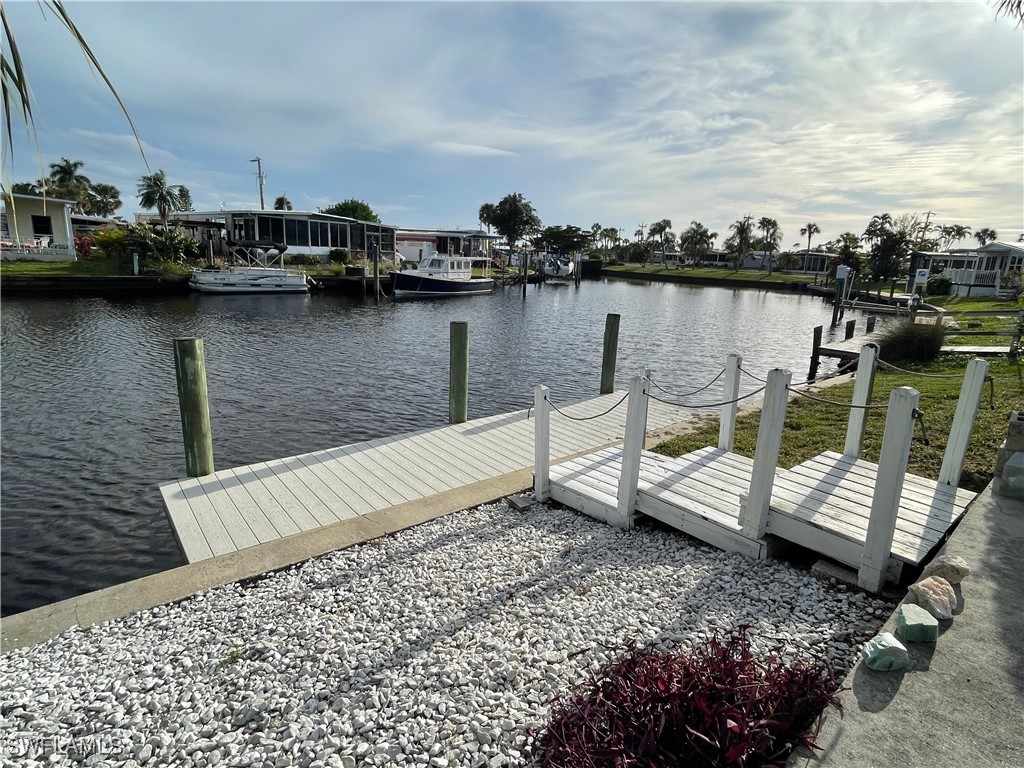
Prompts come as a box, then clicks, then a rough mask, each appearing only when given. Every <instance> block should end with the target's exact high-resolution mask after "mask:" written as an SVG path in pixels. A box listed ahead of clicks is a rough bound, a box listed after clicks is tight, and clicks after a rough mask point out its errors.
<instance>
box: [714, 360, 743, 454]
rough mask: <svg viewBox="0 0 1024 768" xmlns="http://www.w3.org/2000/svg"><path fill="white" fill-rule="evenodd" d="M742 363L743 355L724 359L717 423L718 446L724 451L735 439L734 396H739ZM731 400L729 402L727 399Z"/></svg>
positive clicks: (736, 404) (729, 448)
mask: <svg viewBox="0 0 1024 768" xmlns="http://www.w3.org/2000/svg"><path fill="white" fill-rule="evenodd" d="M741 365H743V357H742V356H740V355H737V354H731V355H729V356H728V357H727V358H726V359H725V377H724V379H723V383H722V400H723V402H725V405H723V406H722V416H721V421H720V422H719V424H718V447H719V448H721V449H722V450H725V451H731V450H732V447H733V445H734V443H735V440H736V409H737V408H738V407H739V403H737V402H736V398H738V397H739V396H740V366H741ZM730 400H731V401H732V402H729V401H730Z"/></svg>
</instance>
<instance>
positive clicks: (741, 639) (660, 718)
mask: <svg viewBox="0 0 1024 768" xmlns="http://www.w3.org/2000/svg"><path fill="white" fill-rule="evenodd" d="M746 630H747V628H746V627H739V628H737V629H734V630H732V631H730V632H727V633H725V635H724V636H722V637H712V638H711V639H710V640H708V641H706V642H701V643H699V644H697V645H695V647H694V649H693V650H691V651H689V652H685V653H682V652H677V653H664V652H661V651H654V650H645V649H638V648H635V647H634V648H631V649H630V651H629V653H628V655H627V656H626V657H625V658H624V659H622V660H621V661H617V662H613V663H611V664H608V665H606V666H605V667H604V668H603V669H601V670H600V671H598V672H597V673H596V675H595V676H594V677H592V678H591V679H590V680H589V681H588V682H587V683H586V684H584V685H583V686H582V687H581V688H580V689H578V690H577V691H576V692H575V693H571V694H569V695H567V696H563V697H560V698H558V699H556V700H555V701H554V702H553V703H552V707H551V712H552V719H551V722H550V723H549V724H548V726H547V727H546V728H545V729H544V730H543V731H542V732H541V733H540V735H539V736H538V739H537V745H536V746H537V751H538V752H539V754H540V757H541V760H540V764H541V765H542V766H544V768H555V767H556V766H557V767H558V768H583V767H584V766H586V767H587V768H619V767H620V766H670V765H673V766H674V765H678V766H687V768H690V767H691V766H692V767H693V768H697V767H698V766H707V767H708V768H711V767H712V766H714V768H720V767H721V768H726V767H728V766H735V767H736V768H740V767H742V768H754V766H760V765H762V764H764V763H765V762H768V761H773V760H780V759H781V758H783V757H784V756H785V755H787V754H788V753H789V752H790V751H791V749H792V748H793V747H794V746H795V745H796V744H797V743H802V744H805V745H807V746H809V747H814V743H813V738H814V735H804V734H805V731H806V729H807V728H808V727H809V726H810V725H812V724H813V723H814V720H815V718H816V717H818V715H819V714H820V713H821V711H822V710H823V709H824V708H825V707H826V706H827V705H829V704H835V705H836V706H838V705H839V701H838V699H837V698H836V693H837V692H838V684H837V683H836V679H835V676H834V674H833V672H832V668H831V666H830V665H829V663H828V661H827V660H825V659H823V658H821V657H813V656H809V657H807V658H806V659H801V658H800V657H798V658H797V659H796V660H794V661H793V662H792V663H786V662H785V661H784V660H783V653H784V648H783V646H776V647H775V648H773V649H771V650H769V651H768V653H767V654H763V655H757V656H755V655H754V654H753V653H752V652H751V649H750V639H749V637H748V636H747V632H746ZM815 735H816V734H815Z"/></svg>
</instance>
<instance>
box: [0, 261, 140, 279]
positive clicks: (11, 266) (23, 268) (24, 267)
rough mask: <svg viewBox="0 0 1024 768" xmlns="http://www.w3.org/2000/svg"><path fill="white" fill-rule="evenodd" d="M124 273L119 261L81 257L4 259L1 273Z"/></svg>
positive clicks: (36, 274)
mask: <svg viewBox="0 0 1024 768" xmlns="http://www.w3.org/2000/svg"><path fill="white" fill-rule="evenodd" d="M120 274H124V272H122V270H121V269H119V268H118V266H117V262H116V261H114V260H113V259H107V258H91V259H79V260H78V261H3V262H0V275H33V276H36V277H57V276H62V275H92V276H109V275H120Z"/></svg>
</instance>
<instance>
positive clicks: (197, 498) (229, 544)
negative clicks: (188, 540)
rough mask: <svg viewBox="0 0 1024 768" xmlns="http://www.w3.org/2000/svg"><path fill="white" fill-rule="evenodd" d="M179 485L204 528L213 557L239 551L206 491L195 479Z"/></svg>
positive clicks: (187, 554) (183, 481) (184, 481)
mask: <svg viewBox="0 0 1024 768" xmlns="http://www.w3.org/2000/svg"><path fill="white" fill-rule="evenodd" d="M178 485H179V487H180V489H181V494H182V496H183V497H184V498H185V500H186V501H187V502H188V506H189V508H190V509H191V510H192V514H193V515H195V519H196V520H197V521H199V524H200V525H201V526H202V529H203V536H205V537H206V543H207V544H208V545H209V547H210V551H211V553H212V555H213V556H214V557H216V556H217V555H226V554H228V553H229V552H235V551H237V547H236V546H235V543H234V541H233V540H232V538H231V535H230V534H229V533H228V530H227V528H226V527H225V525H224V522H223V521H222V520H221V518H220V515H218V514H217V509H216V507H214V506H213V504H211V503H210V500H209V499H208V498H207V496H206V491H205V490H204V489H203V488H202V487H201V486H200V485H199V484H198V483H197V482H195V478H189V479H188V480H182V481H180V482H179V484H178ZM189 554H190V553H189V552H186V553H185V555H186V557H187V556H189Z"/></svg>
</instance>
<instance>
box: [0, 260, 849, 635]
mask: <svg viewBox="0 0 1024 768" xmlns="http://www.w3.org/2000/svg"><path fill="white" fill-rule="evenodd" d="M610 312H615V313H619V314H620V315H621V318H622V319H621V331H620V337H619V355H618V371H617V376H616V383H617V386H618V387H620V388H625V387H626V386H627V383H628V378H629V376H630V375H632V374H634V373H635V372H637V371H638V370H639V369H640V368H641V367H642V366H643V365H649V366H651V367H652V368H653V369H654V378H655V381H657V382H658V383H659V384H660V385H661V386H663V387H665V388H666V389H669V390H676V391H685V390H687V389H694V388H696V387H697V386H700V385H702V384H704V383H705V382H707V381H708V380H710V379H711V378H712V377H713V376H714V375H715V374H716V373H717V372H718V371H719V370H720V369H721V367H722V363H723V361H724V358H725V356H726V355H727V354H728V353H729V352H739V353H740V354H742V355H743V357H744V365H745V367H746V368H747V369H748V370H750V371H752V372H757V373H759V374H762V375H763V373H764V372H766V371H767V370H768V369H769V368H772V367H776V366H784V367H789V368H791V369H792V370H793V372H794V376H795V377H796V378H800V377H802V376H804V375H806V371H807V366H808V358H809V354H810V344H811V333H812V329H813V327H814V326H816V325H821V324H825V325H826V326H827V324H828V322H829V320H830V308H829V306H828V305H826V304H824V303H822V301H821V300H820V299H818V298H815V297H812V296H809V295H804V294H796V293H794V294H786V293H769V292H763V291H755V290H748V289H725V288H697V287H689V286H682V285H672V284H647V283H633V282H629V281H623V280H603V281H585V282H584V283H583V285H582V286H581V287H580V288H575V287H573V286H571V285H554V284H550V283H549V284H547V285H544V286H530V288H529V291H528V295H527V298H526V300H525V302H524V301H523V299H522V296H521V294H520V289H506V290H499V291H498V292H496V293H495V294H493V295H491V296H478V297H466V298H460V299H437V300H418V301H406V302H399V303H395V302H392V301H390V300H382V303H381V305H380V306H374V305H373V303H372V301H363V300H362V299H352V298H348V297H343V296H338V295H334V294H320V295H310V296H200V295H189V296H182V297H170V298H157V299H154V298H145V299H143V298H139V299H119V298H74V299H72V298H20V297H10V298H7V297H5V298H4V300H3V313H2V322H0V331H2V334H0V338H2V346H0V355H2V358H0V359H2V366H0V393H2V397H0V416H2V423H0V426H2V435H0V453H2V456H0V458H2V472H0V493H2V496H0V504H2V508H0V524H2V537H0V548H2V560H0V568H2V574H0V585H2V595H0V602H2V604H0V609H2V613H3V615H8V614H11V613H17V612H20V611H23V610H27V609H29V608H33V607H36V606H39V605H44V604H47V603H50V602H54V601H57V600H61V599H64V598H67V597H72V596H74V595H78V594H81V593H84V592H88V591H92V590H95V589H100V588H102V587H106V586H110V585H111V584H116V583H119V582H122V581H125V580H128V579H133V578H137V577H139V576H144V575H146V574H149V573H153V572H156V571H160V570H164V569H167V568H172V567H175V566H178V565H181V564H182V563H183V560H182V558H181V555H180V554H179V552H178V549H177V545H176V543H175V541H174V536H173V534H172V532H171V530H170V527H169V525H168V523H167V520H166V517H165V513H164V509H163V504H162V501H161V498H160V494H159V491H158V489H157V484H158V483H159V482H162V481H166V480H172V479H176V478H179V477H183V476H184V474H185V471H184V458H183V453H182V447H181V428H180V421H179V415H178V404H177V395H176V390H175V381H174V362H173V354H172V347H171V340H172V339H173V338H175V337H181V336H198V337H202V338H203V339H204V340H205V345H206V360H207V374H208V381H209V391H210V407H211V420H212V427H213V440H214V453H215V459H216V464H217V466H218V467H219V468H223V467H229V466H237V465H241V464H248V463H252V462H258V461H265V460H267V459H272V458H280V457H284V456H290V455H294V454H298V453H303V452H307V451H313V450H319V449H322V448H328V447H333V446H336V445H343V444H347V443H352V442H357V441H360V440H366V439H370V438H374V437H381V436H384V435H390V434H396V433H401V432H407V431H411V430H415V429H418V428H422V427H431V426H441V425H443V424H445V423H446V420H447V414H448V332H449V323H450V322H451V321H453V320H464V321H467V322H468V323H469V328H470V382H469V387H470V402H469V417H470V418H475V417H480V416H487V415H491V414H494V413H499V412H503V411H508V410H513V409H516V408H523V407H526V406H528V405H529V404H530V403H531V401H532V391H533V387H534V386H535V385H537V384H545V385H547V386H548V387H550V388H551V391H552V399H553V400H554V401H555V402H556V404H557V403H568V402H571V401H574V400H578V399H581V398H585V397H591V396H594V395H596V394H597V393H598V388H599V381H600V369H601V346H602V338H603V333H604V322H605V316H606V315H607V314H608V313H610ZM826 336H827V333H826ZM746 386H747V387H748V389H754V388H756V387H757V386H759V385H758V384H757V383H756V382H754V381H752V380H747V381H746ZM714 391H715V390H714V389H712V390H709V392H714Z"/></svg>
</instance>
